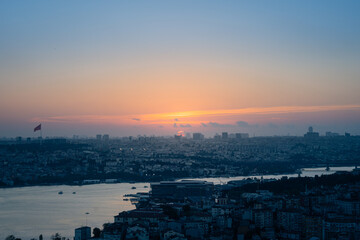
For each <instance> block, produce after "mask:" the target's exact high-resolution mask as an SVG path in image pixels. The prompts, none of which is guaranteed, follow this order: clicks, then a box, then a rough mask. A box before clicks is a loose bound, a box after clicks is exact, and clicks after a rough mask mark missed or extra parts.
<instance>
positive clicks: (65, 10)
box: [0, 0, 360, 136]
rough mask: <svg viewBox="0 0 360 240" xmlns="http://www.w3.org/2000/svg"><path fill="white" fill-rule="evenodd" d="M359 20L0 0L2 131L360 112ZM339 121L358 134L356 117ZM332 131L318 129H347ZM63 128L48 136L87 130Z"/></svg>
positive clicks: (221, 6) (254, 4) (297, 10)
mask: <svg viewBox="0 0 360 240" xmlns="http://www.w3.org/2000/svg"><path fill="white" fill-rule="evenodd" d="M359 12H360V3H359V1H331V0H330V1H329V0H327V1H74V2H66V1H1V2H0V32H1V38H0V110H1V112H2V114H1V116H0V126H1V127H0V131H1V132H3V134H4V135H6V136H14V135H26V134H31V131H30V132H28V131H27V130H25V129H31V127H30V126H32V125H34V124H35V120H34V119H36V120H38V119H44V118H51V117H56V116H62V117H69V116H73V115H83V116H87V115H104V116H129V115H141V114H155V113H156V114H158V113H168V112H183V111H205V110H217V109H240V108H254V107H256V108H266V107H282V106H335V105H339V106H345V105H360V94H359V90H360V81H359V78H360V69H359V67H358V66H359V65H360V45H359V42H360V28H359V26H360V14H358V13H359ZM346 114H348V116H349V117H348V119H351V122H352V124H353V127H352V128H351V130H352V131H354V132H358V133H359V134H360V129H358V125H360V123H359V121H360V119H359V118H358V116H359V114H358V110H349V111H348V112H347V113H346ZM346 114H345V115H346ZM69 118H70V117H69ZM238 118H241V116H238ZM236 120H241V119H235V118H234V120H233V121H234V122H236ZM209 121H212V119H209ZM249 121H258V122H253V124H259V122H262V123H264V124H265V123H266V124H269V123H273V120H271V119H263V120H260V119H257V120H254V118H252V119H250V120H249ZM291 121H294V120H291ZM296 122H298V121H296ZM333 122H334V121H332V123H331V124H330V120H329V119H328V117H325V115H324V117H323V119H322V122H321V121H319V124H320V125H321V124H324V125H326V126H329V127H334V128H337V129H341V130H344V129H345V130H346V128H345V127H344V126H345V125H347V124H348V123H346V122H345V121H343V122H341V121H336V124H334V123H333ZM61 124H62V123H59V124H54V125H53V126H52V129H51V132H52V134H55V135H56V134H61V133H63V132H64V131H63V129H64V128H65V129H67V131H66V134H67V135H72V133H74V134H85V133H86V130H85V129H86V127H84V130H81V132H76V129H79V127H78V124H79V123H77V122H73V123H72V124H70V125H66V126H65V125H61ZM106 124H107V123H97V124H92V125H89V126H87V127H88V129H89V131H90V130H91V129H93V130H94V131H101V128H106V129H111V128H112V127H113V125H106ZM137 124H141V123H137ZM184 124H186V123H184ZM275 124H285V123H283V122H282V123H275ZM286 124H295V123H294V122H286ZM299 124H300V123H299ZM307 124H311V117H309V120H304V121H303V122H301V125H302V127H301V128H300V127H299V128H296V127H295V128H293V129H294V130H293V131H294V132H293V133H294V134H295V133H299V132H300V131H302V129H303V126H305V125H307ZM104 125H106V126H104ZM114 126H116V128H117V129H118V132H119V133H118V134H119V135H121V133H122V130H123V129H125V128H127V129H128V126H124V123H123V122H121V124H120V123H119V124H116V123H114ZM169 126H170V124H169ZM142 127H143V129H146V126H145V125H144V126H142ZM19 129H22V130H21V131H20V130H19ZM151 129H152V127H151V128H150V129H148V130H146V131H147V132H151ZM197 130H199V129H197ZM270 130H271V129H270ZM270 130H269V131H266V134H271V133H272V132H271V131H270ZM144 131H145V130H144ZM172 131H173V130H171V129H170V127H169V128H168V129H167V130H163V132H161V133H164V134H165V133H171V132H172ZM206 131H209V130H206ZM213 131H216V129H213ZM264 132H265V131H264ZM273 133H274V134H275V133H276V132H275V130H274V132H273ZM127 134H131V132H127ZM134 134H136V132H134ZM260 134H261V133H260Z"/></svg>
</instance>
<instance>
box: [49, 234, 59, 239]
mask: <svg viewBox="0 0 360 240" xmlns="http://www.w3.org/2000/svg"><path fill="white" fill-rule="evenodd" d="M51 240H61V235H60V234H59V233H55V234H54V235H52V236H51Z"/></svg>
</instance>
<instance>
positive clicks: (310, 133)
mask: <svg viewBox="0 0 360 240" xmlns="http://www.w3.org/2000/svg"><path fill="white" fill-rule="evenodd" d="M304 137H306V138H317V137H319V133H318V132H314V130H313V128H312V127H309V131H308V132H307V133H305V134H304Z"/></svg>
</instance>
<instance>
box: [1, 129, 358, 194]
mask: <svg viewBox="0 0 360 240" xmlns="http://www.w3.org/2000/svg"><path fill="white" fill-rule="evenodd" d="M359 156H360V137H359V136H350V134H345V135H342V136H340V135H338V134H334V133H327V134H326V136H319V134H318V133H316V132H313V131H312V129H311V128H310V129H309V132H308V133H306V134H305V136H304V137H290V136H289V137H251V138H249V136H248V134H240V133H239V134H228V133H223V134H222V135H216V136H215V137H214V138H206V139H205V138H204V137H203V135H202V134H200V133H194V134H193V137H192V138H190V137H186V136H182V135H175V136H174V137H146V136H138V137H124V138H110V137H109V135H98V136H96V138H93V139H78V138H73V139H65V138H47V139H30V138H28V139H22V138H21V137H18V138H16V139H3V140H2V141H0V186H2V187H12V186H27V185H46V184H70V185H72V184H77V185H80V184H88V183H99V182H108V183H113V182H133V181H134V182H153V181H161V180H174V179H179V178H194V177H197V178H199V177H219V176H226V177H230V176H249V175H265V174H284V173H297V172H299V171H300V169H301V168H304V167H316V166H346V165H353V166H354V165H357V164H358V162H359V159H360V157H359ZM285 163H286V164H285Z"/></svg>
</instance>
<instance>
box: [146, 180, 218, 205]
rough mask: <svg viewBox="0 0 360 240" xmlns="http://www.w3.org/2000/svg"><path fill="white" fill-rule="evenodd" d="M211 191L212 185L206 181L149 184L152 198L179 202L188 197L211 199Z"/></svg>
mask: <svg viewBox="0 0 360 240" xmlns="http://www.w3.org/2000/svg"><path fill="white" fill-rule="evenodd" d="M213 190H214V183H212V182H206V181H192V180H182V181H179V182H176V181H162V182H159V183H152V184H151V195H152V197H154V198H172V199H179V200H181V199H184V198H189V197H211V196H212V194H213Z"/></svg>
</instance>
